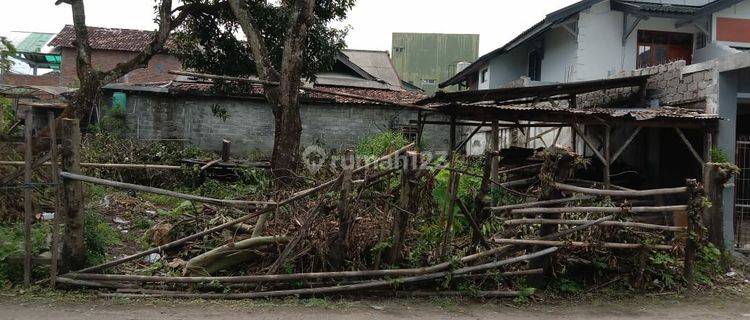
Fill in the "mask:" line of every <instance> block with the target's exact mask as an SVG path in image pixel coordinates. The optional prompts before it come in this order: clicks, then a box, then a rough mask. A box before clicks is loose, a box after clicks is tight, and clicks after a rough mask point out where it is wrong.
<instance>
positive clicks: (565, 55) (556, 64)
mask: <svg viewBox="0 0 750 320" xmlns="http://www.w3.org/2000/svg"><path fill="white" fill-rule="evenodd" d="M577 53H578V43H577V42H576V38H575V36H574V35H572V34H571V33H570V32H568V31H567V30H565V28H563V27H559V28H554V29H552V30H550V31H548V32H547V33H546V35H545V37H544V59H543V60H542V81H544V82H570V81H574V80H576V78H575V70H576V58H577Z"/></svg>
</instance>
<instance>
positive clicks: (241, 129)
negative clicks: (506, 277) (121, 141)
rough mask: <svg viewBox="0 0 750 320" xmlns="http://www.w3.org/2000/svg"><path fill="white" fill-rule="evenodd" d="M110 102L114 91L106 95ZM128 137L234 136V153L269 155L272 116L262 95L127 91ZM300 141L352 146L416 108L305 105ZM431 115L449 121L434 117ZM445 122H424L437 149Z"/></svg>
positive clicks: (443, 142)
mask: <svg viewBox="0 0 750 320" xmlns="http://www.w3.org/2000/svg"><path fill="white" fill-rule="evenodd" d="M106 96H107V97H108V98H107V99H108V101H111V93H109V94H108V95H106ZM215 105H216V106H219V107H220V108H222V109H225V110H226V111H227V114H228V115H229V117H228V118H227V119H226V121H224V120H222V119H221V118H219V117H217V116H215V115H214V114H213V111H212V107H213V106H215ZM126 113H127V124H128V129H129V136H131V137H133V138H138V139H169V140H171V139H176V140H184V141H186V142H189V143H191V144H193V145H196V146H198V147H200V148H203V149H206V150H216V151H218V150H220V149H221V141H222V139H228V140H231V141H232V151H233V153H235V154H255V155H264V156H268V155H270V153H271V151H272V149H273V136H274V117H273V113H272V112H271V108H270V106H268V104H266V102H265V101H263V100H260V99H257V100H255V99H253V100H251V99H234V98H220V97H198V96H173V95H167V94H145V93H133V92H127V111H126ZM300 113H301V117H302V145H303V147H306V146H310V145H318V146H321V147H323V148H325V149H338V150H341V149H348V148H354V147H355V146H356V144H357V143H358V142H359V141H360V140H362V139H364V138H366V137H369V136H372V135H374V134H377V133H379V132H383V131H386V130H389V129H391V130H392V129H401V128H402V127H404V126H408V125H409V121H410V120H416V119H417V112H416V111H414V110H409V109H404V108H393V107H386V106H380V105H328V104H304V105H301V106H300ZM430 120H446V119H444V118H443V117H440V118H438V117H437V116H432V117H430ZM448 139H449V134H448V128H447V126H438V125H427V126H425V131H424V137H423V141H424V143H425V144H426V147H427V148H428V149H430V150H434V151H445V150H447V148H448V143H449V141H448Z"/></svg>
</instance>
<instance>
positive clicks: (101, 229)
mask: <svg viewBox="0 0 750 320" xmlns="http://www.w3.org/2000/svg"><path fill="white" fill-rule="evenodd" d="M84 225H85V230H84V240H85V241H86V259H87V263H89V264H92V265H93V264H99V263H102V262H104V260H105V258H106V255H107V251H108V249H109V248H110V247H112V246H115V245H119V244H121V243H122V240H121V239H120V233H119V232H118V231H117V230H115V229H114V228H112V226H111V225H110V223H109V221H107V219H105V218H104V216H102V215H101V214H99V213H98V212H96V211H94V210H91V209H89V210H87V211H86V216H85V217H84Z"/></svg>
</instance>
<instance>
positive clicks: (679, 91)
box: [578, 61, 716, 113]
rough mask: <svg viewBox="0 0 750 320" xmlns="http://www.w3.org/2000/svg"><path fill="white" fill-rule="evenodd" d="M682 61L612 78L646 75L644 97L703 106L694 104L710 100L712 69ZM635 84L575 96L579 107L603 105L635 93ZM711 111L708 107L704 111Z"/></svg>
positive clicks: (713, 89)
mask: <svg viewBox="0 0 750 320" xmlns="http://www.w3.org/2000/svg"><path fill="white" fill-rule="evenodd" d="M691 68H692V66H686V65H685V61H676V62H672V63H668V64H663V65H659V66H654V67H649V68H643V69H636V70H631V71H624V72H621V73H619V74H616V75H614V76H612V77H615V78H616V77H629V76H641V75H649V76H650V77H649V79H648V82H647V84H646V94H647V99H649V100H654V99H657V100H659V105H661V106H676V107H683V108H706V106H707V105H708V104H702V103H695V102H698V101H702V100H706V99H710V97H711V96H712V95H715V93H716V77H715V72H713V70H712V69H710V68H701V69H691ZM637 89H638V88H636V87H632V88H619V89H610V90H602V91H597V92H592V93H589V94H584V95H580V96H579V97H578V106H579V107H583V108H586V107H607V104H610V103H613V102H616V101H621V100H626V99H628V98H629V97H631V96H632V95H634V94H636V93H637V92H636V91H637ZM704 111H705V112H709V113H710V112H711V110H710V109H709V108H706V109H705V110H704Z"/></svg>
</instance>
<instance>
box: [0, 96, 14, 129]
mask: <svg viewBox="0 0 750 320" xmlns="http://www.w3.org/2000/svg"><path fill="white" fill-rule="evenodd" d="M15 120H16V112H15V111H13V106H12V103H11V101H10V100H8V99H5V98H3V97H0V133H6V132H8V130H9V129H10V126H12V125H13V122H14V121H15Z"/></svg>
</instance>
